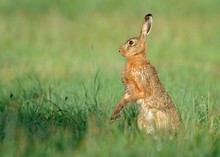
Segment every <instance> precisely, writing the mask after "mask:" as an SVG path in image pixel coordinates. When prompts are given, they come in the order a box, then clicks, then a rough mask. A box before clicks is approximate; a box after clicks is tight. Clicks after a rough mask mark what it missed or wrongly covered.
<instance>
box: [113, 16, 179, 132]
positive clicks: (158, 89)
mask: <svg viewBox="0 0 220 157" xmlns="http://www.w3.org/2000/svg"><path fill="white" fill-rule="evenodd" d="M152 22H153V16H152V14H147V15H146V16H145V18H144V23H143V25H142V28H141V32H140V36H139V37H135V38H131V39H129V40H127V41H126V42H125V43H124V44H123V45H122V46H121V47H120V48H119V52H120V53H121V55H122V56H124V57H125V58H126V64H125V68H124V70H123V71H122V83H123V84H124V86H125V94H124V96H123V97H122V99H121V100H120V101H119V102H118V104H117V106H116V107H115V108H114V110H113V112H112V115H111V118H110V123H113V122H114V121H115V120H116V118H117V117H119V116H120V111H121V110H122V109H123V108H124V107H125V106H126V105H127V104H129V103H134V102H136V103H137V106H138V110H139V111H138V112H139V113H138V117H137V124H138V127H139V129H140V130H146V131H147V133H148V134H152V133H154V132H155V131H157V130H160V129H162V130H168V131H171V130H176V129H177V128H178V127H179V123H180V121H179V115H178V113H177V111H176V107H175V105H174V103H173V100H172V98H171V97H170V95H169V94H168V92H167V91H166V89H165V88H164V86H163V85H162V83H161V82H160V80H159V78H158V75H157V71H156V69H155V67H154V66H153V65H151V63H150V62H149V60H148V59H147V58H146V46H147V45H146V37H147V36H148V35H149V33H150V31H151V28H152Z"/></svg>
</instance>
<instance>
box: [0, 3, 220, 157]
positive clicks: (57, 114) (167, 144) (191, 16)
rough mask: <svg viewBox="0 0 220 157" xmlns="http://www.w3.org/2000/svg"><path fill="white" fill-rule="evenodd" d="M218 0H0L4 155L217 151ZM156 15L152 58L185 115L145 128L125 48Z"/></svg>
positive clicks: (0, 147)
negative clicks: (130, 85)
mask: <svg viewBox="0 0 220 157" xmlns="http://www.w3.org/2000/svg"><path fill="white" fill-rule="evenodd" d="M219 6H220V1H218V0H211V1H209V0H193V1H190V0H185V1H175V0H167V1H162V0H160V1H154V0H140V1H126V0H122V1H118V0H112V1H111V0H106V1H102V0H88V1H82V0H73V1H71V0H47V1H44V0H19V1H17V0H1V1H0V156H1V157H14V156H20V157H25V156H31V157H34V156H42V157H43V156H45V157H50V156H51V157H52V156H53V157H59V156H65V157H66V156H67V157H69V156H74V157H84V156H88V157H97V156H102V157H108V156H109V157H110V156H112V157H115V156H118V157H133V156H134V157H135V156H140V157H142V156H152V157H153V156H163V157H171V156H183V157H186V156H187V157H195V156H199V157H215V156H220V108H219V105H220V73H219V70H220V46H219V43H220V29H219V28H220V20H219V15H220V9H219ZM146 13H152V14H153V15H154V23H153V28H152V31H151V33H150V35H149V37H148V39H147V41H148V52H147V56H148V58H149V60H150V61H151V63H152V64H153V65H155V66H156V68H157V70H158V74H159V77H160V79H161V81H162V82H163V84H164V86H165V87H166V88H167V90H168V91H169V93H170V94H171V95H172V97H173V99H174V102H175V104H176V107H177V109H178V112H179V114H180V117H181V128H180V130H179V131H178V132H177V133H175V134H172V135H170V134H167V133H163V132H161V133H158V134H156V135H146V134H145V133H143V132H141V131H139V130H138V128H137V124H136V116H137V110H136V106H135V105H130V106H129V107H126V108H125V109H124V110H123V112H122V115H121V117H120V118H119V119H118V120H117V122H116V123H114V124H113V125H110V124H109V117H110V114H111V111H112V109H113V107H114V106H115V105H116V104H117V102H118V101H119V99H120V98H121V96H122V95H123V90H124V89H123V86H122V84H121V81H120V72H121V69H122V68H123V66H124V58H123V57H122V56H120V54H119V53H118V48H119V46H120V45H121V44H122V43H124V42H125V41H126V40H127V39H129V38H131V37H134V36H137V35H139V32H140V27H141V24H142V21H143V17H144V15H145V14H146Z"/></svg>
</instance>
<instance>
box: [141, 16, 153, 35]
mask: <svg viewBox="0 0 220 157" xmlns="http://www.w3.org/2000/svg"><path fill="white" fill-rule="evenodd" d="M152 24H153V15H152V14H147V15H146V16H145V17H144V23H143V26H142V29H141V34H140V37H142V38H146V36H147V35H148V34H149V33H150V31H151V27H152Z"/></svg>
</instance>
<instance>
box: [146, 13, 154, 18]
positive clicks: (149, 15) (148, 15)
mask: <svg viewBox="0 0 220 157" xmlns="http://www.w3.org/2000/svg"><path fill="white" fill-rule="evenodd" d="M149 17H153V15H152V14H151V13H149V14H147V15H146V16H145V19H148V18H149Z"/></svg>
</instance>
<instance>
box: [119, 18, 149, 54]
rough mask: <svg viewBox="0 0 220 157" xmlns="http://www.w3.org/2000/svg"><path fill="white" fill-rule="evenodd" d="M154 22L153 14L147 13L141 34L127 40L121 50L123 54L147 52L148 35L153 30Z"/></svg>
mask: <svg viewBox="0 0 220 157" xmlns="http://www.w3.org/2000/svg"><path fill="white" fill-rule="evenodd" d="M152 22H153V16H152V14H147V15H146V16H145V18H144V23H143V25H142V28H141V32H140V36H139V37H135V38H131V39H129V40H127V41H126V42H125V43H124V44H123V45H122V46H121V47H120V48H119V51H120V53H121V54H122V56H125V57H131V56H134V55H137V54H140V53H144V54H145V53H146V52H145V49H146V37H147V35H148V34H149V33H150V31H151V27H152Z"/></svg>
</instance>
